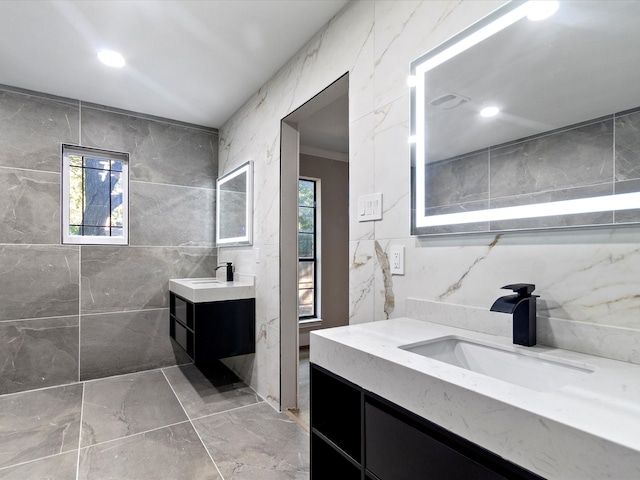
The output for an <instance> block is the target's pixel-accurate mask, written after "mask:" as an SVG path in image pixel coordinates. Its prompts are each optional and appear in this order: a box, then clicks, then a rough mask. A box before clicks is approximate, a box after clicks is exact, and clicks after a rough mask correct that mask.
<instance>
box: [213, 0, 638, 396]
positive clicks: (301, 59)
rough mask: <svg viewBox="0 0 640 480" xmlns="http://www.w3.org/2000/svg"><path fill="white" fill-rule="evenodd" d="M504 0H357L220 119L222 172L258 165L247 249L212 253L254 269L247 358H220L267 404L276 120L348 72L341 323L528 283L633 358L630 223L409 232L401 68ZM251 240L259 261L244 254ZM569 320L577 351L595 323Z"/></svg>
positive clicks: (272, 337) (274, 302) (275, 243)
mask: <svg viewBox="0 0 640 480" xmlns="http://www.w3.org/2000/svg"><path fill="white" fill-rule="evenodd" d="M502 3H503V2H501V1H481V0H473V1H471V0H467V1H433V0H430V1H398V0H391V1H380V0H375V1H371V0H364V1H357V2H353V3H351V4H349V6H347V8H346V9H345V10H344V11H343V12H342V13H341V14H339V15H338V16H337V17H336V18H334V19H333V20H332V21H331V22H330V23H329V24H328V25H327V27H326V28H325V29H324V30H323V31H322V32H320V33H319V34H318V35H317V36H316V37H315V38H314V39H313V40H312V41H311V42H310V43H309V44H308V45H307V46H306V47H304V48H303V49H302V50H301V51H300V52H299V53H298V54H297V55H296V56H295V57H294V58H292V59H291V60H290V61H289V62H288V63H287V65H285V66H284V67H283V68H282V70H281V71H280V72H279V73H278V74H277V75H275V76H274V77H273V78H272V79H271V80H270V81H269V82H268V83H267V84H266V85H265V86H263V87H262V88H261V89H260V91H259V92H258V93H256V95H255V96H254V97H253V98H251V99H250V100H249V101H248V102H247V104H246V105H244V106H243V107H242V108H241V109H240V110H239V111H238V112H237V113H236V114H235V115H234V116H233V117H232V118H231V119H230V120H229V121H228V122H227V123H226V124H225V125H224V126H223V127H222V128H221V130H220V151H219V173H220V174H223V173H225V172H227V171H229V170H231V169H232V168H234V167H236V166H237V165H240V164H241V163H243V162H245V161H246V160H254V162H255V189H256V194H255V200H254V202H255V204H254V208H255V232H254V246H253V248H244V249H240V248H237V249H226V248H225V249H221V250H220V253H219V256H220V260H221V261H234V262H235V263H236V265H237V270H238V271H240V272H244V273H255V274H256V276H257V328H256V330H257V345H256V355H255V357H254V356H247V357H244V358H237V359H232V360H229V362H228V363H229V365H230V366H232V368H234V369H235V370H236V371H237V372H238V373H239V374H240V375H241V376H242V377H243V378H244V379H245V380H246V381H247V382H249V383H250V384H251V386H252V387H253V388H255V389H256V390H257V391H258V393H260V394H261V395H263V396H264V397H265V398H267V399H268V401H269V402H271V403H272V404H273V405H274V406H276V407H277V406H278V405H279V403H280V402H279V371H280V365H279V354H280V351H279V350H280V349H279V339H280V324H279V304H278V294H279V271H278V265H279V261H278V260H279V189H280V186H279V178H280V139H279V135H280V120H281V118H283V117H284V116H286V115H287V114H289V113H290V112H292V111H293V110H295V109H296V108H297V107H299V106H300V105H301V104H303V103H304V102H305V101H307V100H308V99H310V98H311V97H312V96H313V95H315V94H316V93H318V92H319V91H320V90H322V89H323V88H324V87H326V86H327V85H329V84H330V83H331V82H333V81H334V80H336V79H337V78H338V77H340V76H341V75H343V74H344V73H345V72H349V73H350V75H349V114H350V132H349V133H350V147H349V151H350V165H349V167H350V184H349V189H350V198H351V207H350V208H351V215H350V217H351V222H350V262H351V263H350V277H349V278H350V282H349V283H350V285H349V297H350V306H349V311H350V322H351V323H360V322H368V321H373V320H383V319H385V318H392V317H399V316H403V315H405V305H406V303H405V300H406V299H407V298H409V297H413V298H419V299H425V300H430V301H432V302H431V303H432V304H435V305H440V306H443V305H447V304H457V305H466V306H472V307H479V308H480V309H482V310H483V311H484V309H488V307H489V306H490V305H491V303H492V302H493V300H494V299H495V298H497V297H498V296H500V295H502V294H504V291H500V290H499V287H501V286H502V285H506V284H508V283H514V282H532V283H536V285H537V286H538V290H537V293H538V294H539V295H541V301H540V309H539V310H540V314H541V315H543V316H544V315H546V316H553V317H557V318H559V319H568V320H574V321H579V322H586V324H588V325H595V326H597V324H599V323H606V324H608V325H616V326H617V330H616V331H615V332H614V333H615V335H613V336H612V337H610V338H613V340H611V341H610V343H611V342H612V344H613V345H614V346H615V344H616V343H617V341H618V340H617V339H619V338H623V337H624V335H625V334H626V333H631V336H630V337H629V336H627V338H634V340H633V342H636V343H634V344H633V345H631V346H628V347H630V351H631V350H633V348H635V351H636V354H635V355H636V356H638V355H639V354H638V353H637V352H638V351H639V350H640V349H639V348H638V346H639V345H640V341H638V340H637V337H634V335H637V333H636V332H637V330H631V329H629V328H628V327H634V328H637V326H636V325H637V318H638V313H639V311H640V275H638V274H637V272H638V271H640V248H639V244H638V238H640V236H639V235H638V234H639V233H640V229H638V228H629V229H617V230H615V229H611V230H597V231H596V230H592V231H577V232H560V233H558V232H547V233H519V234H505V235H498V236H495V235H483V236H467V237H450V238H441V239H416V238H414V237H411V236H410V235H409V232H410V218H409V212H410V170H409V165H410V160H409V146H408V143H407V137H408V132H409V89H408V87H407V84H406V78H407V75H408V70H409V63H410V62H411V60H413V59H414V58H416V57H418V56H419V55H421V54H422V53H424V52H425V51H427V50H429V49H430V48H432V47H434V46H435V45H437V44H438V43H440V42H442V41H444V40H446V39H447V38H449V37H450V36H452V35H454V34H455V33H457V32H458V31H460V30H461V29H463V28H464V27H466V26H467V25H469V24H471V23H473V22H474V21H476V20H478V19H479V18H481V17H482V16H484V15H485V14H487V13H489V12H490V11H492V10H494V9H495V8H497V7H498V6H500V5H501V4H502ZM374 192H382V193H383V195H384V200H383V205H384V216H383V220H382V221H379V222H367V223H357V222H356V221H354V219H355V218H356V215H355V203H356V202H355V201H354V200H355V199H356V198H357V197H358V196H359V195H363V194H368V193H374ZM390 244H402V245H405V247H406V275H405V276H403V277H397V276H394V277H391V278H387V279H386V280H387V281H386V282H385V278H384V277H385V274H384V271H383V269H382V267H381V266H382V265H384V256H385V254H386V253H385V252H386V250H387V249H388V246H389V245H390ZM255 249H259V260H260V263H255V262H254V258H255V251H254V250H255ZM381 260H382V263H381ZM385 283H386V288H385ZM505 321H506V319H505ZM454 323H455V320H454ZM568 325H569V327H567V332H568V333H567V332H565V333H567V335H568V336H571V338H572V342H573V344H574V345H575V346H576V349H580V348H581V347H582V346H583V344H586V343H589V342H591V343H594V342H598V341H600V339H599V338H598V339H595V337H601V336H602V332H597V333H596V334H594V335H595V337H591V338H585V339H582V338H581V336H580V335H581V333H580V332H581V331H580V330H579V329H578V330H575V329H573V325H574V323H572V322H569V324H568ZM565 326H566V325H565ZM547 337H553V332H551V333H548V335H547ZM634 345H635V346H634ZM631 347H633V348H631ZM585 349H586V350H589V348H585ZM634 358H635V357H634ZM638 361H640V360H638Z"/></svg>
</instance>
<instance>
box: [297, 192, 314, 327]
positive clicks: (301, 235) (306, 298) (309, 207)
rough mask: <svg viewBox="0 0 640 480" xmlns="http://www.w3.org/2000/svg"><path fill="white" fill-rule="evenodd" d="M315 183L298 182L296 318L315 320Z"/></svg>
mask: <svg viewBox="0 0 640 480" xmlns="http://www.w3.org/2000/svg"><path fill="white" fill-rule="evenodd" d="M317 187H318V185H317V181H316V180H310V179H300V180H299V181H298V317H299V319H300V320H307V319H312V318H317V314H318V312H317V293H318V292H317V288H316V281H317V280H316V278H317V260H318V259H317V218H316V217H317Z"/></svg>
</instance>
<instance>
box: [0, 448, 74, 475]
mask: <svg viewBox="0 0 640 480" xmlns="http://www.w3.org/2000/svg"><path fill="white" fill-rule="evenodd" d="M70 453H73V450H69V451H67V452H60V453H54V454H53V455H46V456H44V457H38V458H34V459H32V460H25V461H24V462H18V463H13V464H11V465H5V466H4V467H0V473H2V472H3V471H4V470H8V469H10V468H14V467H20V466H22V465H28V464H30V463H34V462H39V461H40V460H44V459H47V458H54V457H60V456H62V455H69V454H70Z"/></svg>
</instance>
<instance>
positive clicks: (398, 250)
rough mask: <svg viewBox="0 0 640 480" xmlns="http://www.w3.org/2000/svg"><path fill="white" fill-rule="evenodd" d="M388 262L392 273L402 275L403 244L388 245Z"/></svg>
mask: <svg viewBox="0 0 640 480" xmlns="http://www.w3.org/2000/svg"><path fill="white" fill-rule="evenodd" d="M389 263H390V267H391V274H392V275H404V246H403V245H391V246H390V247H389Z"/></svg>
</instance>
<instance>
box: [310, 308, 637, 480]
mask: <svg viewBox="0 0 640 480" xmlns="http://www.w3.org/2000/svg"><path fill="white" fill-rule="evenodd" d="M454 350H455V355H451V353H452V352H454ZM478 350H480V351H478ZM484 350H486V351H484ZM310 351H311V364H312V367H311V368H312V370H311V472H312V478H316V479H319V478H329V476H330V475H329V472H331V473H332V475H331V476H333V475H334V474H335V472H337V471H340V472H345V476H344V478H365V479H369V480H375V479H380V480H385V479H392V480H398V479H414V478H415V479H423V478H434V479H441V478H446V479H455V478H465V479H466V478H474V479H483V478H487V479H499V478H506V479H520V478H527V479H533V478H548V479H563V480H567V479H594V480H595V479H602V478H615V479H616V480H625V479H629V480H630V479H635V478H640V438H638V436H637V432H638V431H639V430H640V415H639V412H640V366H639V365H634V364H630V363H625V362H618V361H614V360H609V359H605V358H601V357H595V356H590V355H584V354H580V353H576V352H570V351H566V350H561V349H557V348H551V347H544V346H535V347H519V346H515V345H513V344H512V341H511V339H510V338H506V337H498V336H494V335H487V334H483V333H479V332H472V331H468V330H462V329H459V328H454V327H449V326H445V325H439V324H434V323H429V322H425V321H420V320H414V319H409V318H400V319H395V320H388V321H384V322H373V323H368V324H362V325H352V326H348V327H340V328H334V329H328V330H320V331H316V332H313V333H312V334H311V350H310ZM474 356H477V358H475V359H474ZM509 356H512V358H510V357H509ZM461 359H462V360H461ZM487 359H488V360H487ZM494 359H497V361H495V362H493V360H494ZM476 360H477V362H476ZM485 361H487V362H488V363H486V364H484V365H482V366H479V365H481V364H482V362H485ZM456 362H458V363H456ZM491 362H493V363H494V365H496V368H494V369H492V366H491ZM485 369H486V370H485ZM482 372H483V373H482ZM341 478H342V477H341Z"/></svg>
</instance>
